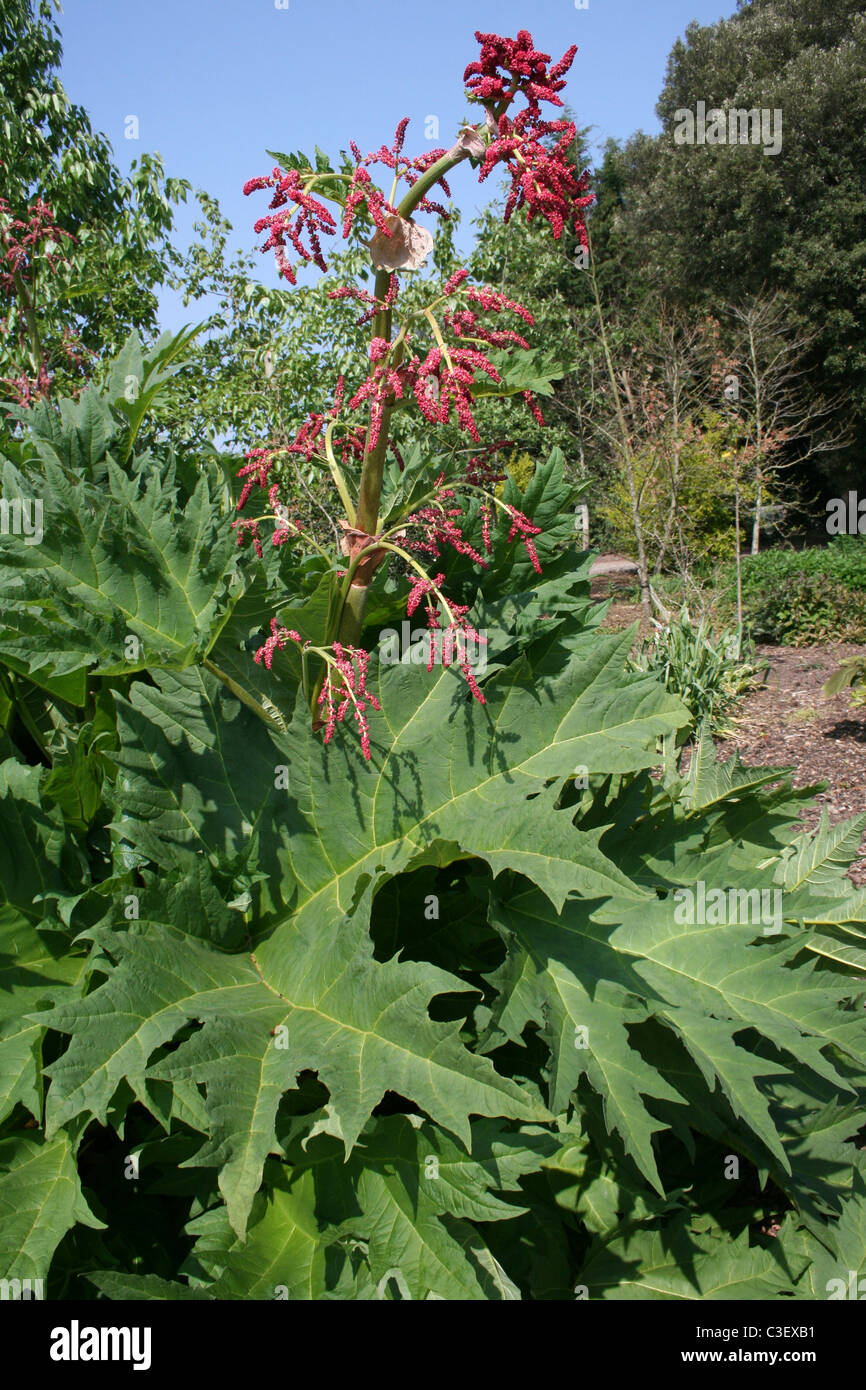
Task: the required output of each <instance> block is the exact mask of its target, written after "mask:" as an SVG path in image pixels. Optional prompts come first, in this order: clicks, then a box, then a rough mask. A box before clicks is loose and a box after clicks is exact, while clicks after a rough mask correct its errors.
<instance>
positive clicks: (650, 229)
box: [594, 0, 866, 487]
mask: <svg viewBox="0 0 866 1390" xmlns="http://www.w3.org/2000/svg"><path fill="white" fill-rule="evenodd" d="M864 78H866V10H864V6H863V4H862V3H859V2H858V0H826V3H822V4H821V5H820V6H815V5H813V4H812V3H810V0H751V3H748V4H741V5H740V8H739V10H738V11H737V13H736V14H735V15H733V16H732V17H731V18H730V19H724V20H720V21H719V22H718V23H717V24H713V25H699V24H697V23H695V24H692V25H690V26H689V28H688V29H687V31H686V36H685V38H684V39H683V40H678V41H677V42H676V43H675V44H674V46H673V49H672V52H671V56H670V59H669V63H668V72H667V77H666V81H665V85H664V88H663V90H662V93H661V96H660V99H659V103H658V108H657V109H658V113H659V116H660V117H661V120H662V122H663V124H664V131H663V133H662V134H661V135H660V136H658V137H657V138H653V137H649V136H646V135H643V134H638V135H636V136H634V137H633V138H632V139H631V140H629V141H627V142H626V143H625V145H624V146H622V147H620V146H617V145H614V144H611V145H609V146H608V150H607V153H606V156H605V160H604V164H603V169H602V176H601V184H602V187H603V188H604V189H605V191H606V195H607V203H606V207H605V216H604V217H603V218H601V219H600V225H599V226H598V227H597V228H596V229H594V230H595V240H596V243H597V245H598V247H599V254H600V257H601V258H602V259H603V260H604V261H605V262H615V261H618V263H619V264H620V265H622V266H623V267H625V269H626V279H627V280H629V281H630V280H631V279H632V277H636V279H637V282H638V284H639V285H640V287H641V292H645V290H646V289H647V288H651V287H652V288H655V289H657V290H659V291H663V292H664V294H665V296H666V297H667V298H670V299H672V300H674V301H675V302H677V303H679V304H681V305H683V306H686V307H690V308H693V309H696V310H707V311H710V312H714V311H715V309H716V307H717V305H718V303H719V301H720V300H721V299H724V300H729V301H730V300H743V299H744V298H745V297H748V296H752V295H755V294H758V293H760V292H761V291H766V292H767V293H769V294H772V293H773V292H775V291H784V293H785V295H786V297H787V298H788V301H789V304H790V309H791V313H792V316H793V319H794V322H795V325H796V327H797V329H798V331H799V332H801V333H802V334H803V335H804V336H805V337H808V338H809V344H810V346H809V352H808V355H807V356H806V358H805V359H804V363H803V366H804V367H805V368H806V370H808V371H809V373H810V374H811V380H812V382H813V384H814V389H815V393H816V395H818V396H823V397H825V398H827V399H833V398H840V396H841V394H842V393H844V394H845V395H846V396H847V404H846V406H845V408H844V411H845V419H844V421H843V423H845V424H847V423H849V421H850V424H851V425H852V438H851V443H850V446H849V447H848V448H847V449H846V450H845V451H844V452H842V453H837V454H835V455H831V454H829V453H825V454H822V455H812V456H811V459H810V462H809V464H808V467H806V468H801V470H800V471H801V472H803V474H804V485H808V483H809V482H810V480H811V481H813V482H814V480H815V479H821V481H822V482H823V479H824V478H826V477H828V476H832V477H833V479H834V482H833V485H834V487H836V486H840V487H841V486H842V485H843V481H844V478H845V476H846V470H847V475H848V476H850V477H851V478H852V479H853V478H855V477H856V470H857V469H858V468H859V467H860V461H861V459H862V453H863V445H864V442H866V343H864V337H863V332H862V324H863V321H864V315H866V276H864V263H866V149H864V145H863V140H862V134H861V133H862V130H863V128H864V124H866V81H864ZM699 100H701V101H705V102H706V105H707V108H708V109H709V108H711V107H718V108H721V109H730V108H746V109H749V108H753V107H756V108H759V109H762V108H766V109H769V110H776V109H779V110H781V112H782V118H783V119H782V148H781V151H780V153H779V154H777V155H765V154H764V152H763V148H762V147H761V145H752V144H716V145H710V144H704V145H698V144H694V145H688V144H675V143H674V140H673V132H674V128H675V126H676V123H677V112H678V111H682V110H684V109H690V110H692V111H694V110H695V108H696V103H697V102H698V101H699ZM629 292H630V293H631V294H632V295H634V294H635V293H637V291H636V290H635V289H634V287H632V288H631V290H630V291H629ZM828 428H829V431H830V434H833V433H835V431H836V429H837V428H838V420H837V422H836V424H835V425H834V424H833V423H832V422H828Z"/></svg>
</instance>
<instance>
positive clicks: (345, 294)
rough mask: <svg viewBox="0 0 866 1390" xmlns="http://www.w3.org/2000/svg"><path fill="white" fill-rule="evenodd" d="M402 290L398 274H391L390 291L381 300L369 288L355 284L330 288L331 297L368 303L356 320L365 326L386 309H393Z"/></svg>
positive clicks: (329, 294) (358, 324)
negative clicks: (357, 286)
mask: <svg viewBox="0 0 866 1390" xmlns="http://www.w3.org/2000/svg"><path fill="white" fill-rule="evenodd" d="M399 292H400V283H399V281H398V279H397V276H396V275H393V274H392V276H391V279H390V280H389V282H388V292H387V294H386V295H385V297H384V298H383V299H381V300H379V299H377V298H376V296H375V295H374V294H370V292H369V290H359V289H357V288H356V287H355V286H354V285H341V286H340V288H339V289H337V290H329V291H328V298H329V299H357V301H358V303H359V304H366V305H367V308H366V309H365V310H364V312H363V314H362V315H361V317H360V318H359V319H357V320H356V327H358V328H363V326H364V324H366V323H371V322H372V321H373V319H374V318H375V317H376V315H377V314H378V313H379V312H381V311H384V310H387V309H393V307H394V305H395V304H396V303H397V295H398V294H399Z"/></svg>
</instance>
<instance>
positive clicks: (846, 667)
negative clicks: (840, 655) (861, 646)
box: [821, 653, 866, 709]
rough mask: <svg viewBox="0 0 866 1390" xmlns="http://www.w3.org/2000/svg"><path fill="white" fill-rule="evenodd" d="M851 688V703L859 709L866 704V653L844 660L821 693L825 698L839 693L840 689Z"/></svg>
mask: <svg viewBox="0 0 866 1390" xmlns="http://www.w3.org/2000/svg"><path fill="white" fill-rule="evenodd" d="M849 687H850V688H851V704H852V706H854V707H855V708H857V709H862V708H863V707H864V706H866V655H864V654H863V653H860V654H859V655H858V656H852V657H849V659H848V660H847V661H843V663H842V665H841V666H840V667H839V669H838V670H837V671H834V672H833V674H832V676H831V677H830V679H829V680H828V681H827V683H826V685H825V686H824V689H823V690H822V691H821V694H822V695H823V696H824V698H825V699H829V698H830V696H832V695H838V694H839V693H840V691H842V690H847V689H848V688H849Z"/></svg>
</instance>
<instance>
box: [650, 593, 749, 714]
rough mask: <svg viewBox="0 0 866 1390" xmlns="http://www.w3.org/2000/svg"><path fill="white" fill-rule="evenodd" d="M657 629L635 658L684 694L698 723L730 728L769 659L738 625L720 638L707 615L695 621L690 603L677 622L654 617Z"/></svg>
mask: <svg viewBox="0 0 866 1390" xmlns="http://www.w3.org/2000/svg"><path fill="white" fill-rule="evenodd" d="M653 625H654V627H655V629H656V630H655V632H654V633H653V635H652V636H651V637H650V638H649V639H647V641H645V642H644V644H643V648H642V650H641V651H640V652H639V653H638V655H637V656H636V657H635V659H634V663H633V664H634V666H635V669H637V670H639V671H651V672H653V673H654V674H656V675H658V676H659V677H660V679H661V680H662V681H663V682H664V686H665V689H666V690H670V691H672V692H673V693H674V694H675V695H679V696H680V698H681V699H682V701H683V704H684V705H685V706H686V708H687V709H688V710H689V711H690V713H691V715H692V719H693V721H694V723H695V724H701V723H703V722H704V720H709V722H710V725H711V727H712V729H713V731H714V732H716V733H730V732H731V725H730V719H731V716H732V715H733V714H734V712H735V710H736V708H737V706H738V704H739V703H740V701H741V700H742V698H743V696H744V695H746V694H748V692H749V691H750V690H752V689H754V687H755V686H756V685H757V684H758V682H759V680H760V677H761V675H762V674H763V673H764V672H765V671H766V670H767V665H768V663H767V662H766V661H765V660H764V661H758V660H756V658H755V653H754V648H751V646H750V644H746V646H745V648H744V644H743V642H742V641H741V639H740V637H739V635H738V634H737V632H736V631H735V630H732V631H728V632H724V633H722V634H720V635H719V636H718V637H716V636H715V635H714V634H713V632H712V629H711V627H710V624H709V622H708V621H707V619H706V618H702V619H701V621H700V622H699V623H698V624H697V625H695V623H694V622H693V620H692V619H691V617H690V616H689V610H688V608H687V607H683V608H682V609H681V610H680V613H679V616H678V617H677V619H676V620H675V621H672V622H669V623H660V622H657V621H655V620H654V624H653Z"/></svg>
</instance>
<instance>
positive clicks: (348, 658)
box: [253, 618, 382, 761]
mask: <svg viewBox="0 0 866 1390" xmlns="http://www.w3.org/2000/svg"><path fill="white" fill-rule="evenodd" d="M287 642H296V643H297V644H298V646H300V647H301V648H302V649H303V650H307V649H308V648H309V646H310V643H309V642H305V641H304V640H303V639H302V637H301V634H300V633H299V632H295V630H294V628H287V627H280V625H279V623H278V622H277V619H276V618H272V619H271V635H270V637H269V638H268V639H267V641H266V642H265V643H264V644H263V645H262V646H261V647H259V649H258V651H257V652H256V654H255V656H254V658H253V660H254V661H256V662H258V663H259V665H262V664H264V665H265V667H266V668H267V670H268V671H270V669H271V667H272V665H273V661H274V654H275V652H276V651H277V650H278V649H279V650H280V651H283V650H285V646H286V643H287ZM331 651H332V653H333V654H332V656H331V657H330V659H329V661H328V665H327V672H326V675H325V679H324V681H323V683H322V689H321V691H320V692H319V697H318V704H319V706H324V713H325V718H324V720H323V721H322V722H323V724H324V727H325V739H324V741H325V743H330V742H331V739H332V738H333V737H334V730H335V729H336V727H337V725H338V724H342V722H343V720H344V719H345V717H346V714H347V712H348V711H349V710H350V709H351V711H352V713H353V715H354V716H355V721H356V723H357V725H358V729H359V732H360V734H361V751H362V752H363V754H364V757H365V758H366V759H367V760H368V761H369V759H370V726H369V722H368V720H367V713H366V711H367V706H368V705H370V706H371V707H372V708H373V709H375V710H378V711H380V712H381V709H382V706H381V705H380V704H379V701H378V699H377V697H376V696H375V695H374V694H373V692H372V690H368V689H367V668H368V666H369V663H370V654H369V652H365V651H364V650H363V648H362V647H351V646H348V645H343V643H341V642H335V643H334V645H333V647H332V648H331ZM334 672H336V678H335V675H334Z"/></svg>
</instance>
